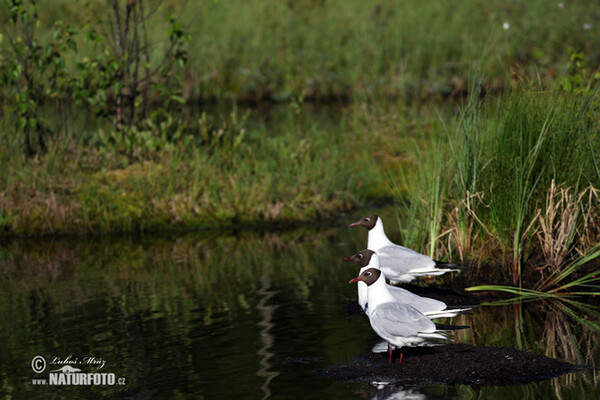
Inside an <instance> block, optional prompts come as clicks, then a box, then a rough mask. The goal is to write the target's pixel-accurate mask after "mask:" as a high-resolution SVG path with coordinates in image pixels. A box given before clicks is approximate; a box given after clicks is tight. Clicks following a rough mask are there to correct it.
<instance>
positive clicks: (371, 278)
mask: <svg viewBox="0 0 600 400" xmlns="http://www.w3.org/2000/svg"><path fill="white" fill-rule="evenodd" d="M380 276H381V271H380V270H378V269H377V268H369V269H366V270H364V271H363V273H362V274H360V275H359V276H357V277H356V278H354V279H351V280H350V282H348V283H356V282H358V281H363V282H364V283H366V284H367V286H371V285H372V284H373V283H375V281H377V279H379V277H380Z"/></svg>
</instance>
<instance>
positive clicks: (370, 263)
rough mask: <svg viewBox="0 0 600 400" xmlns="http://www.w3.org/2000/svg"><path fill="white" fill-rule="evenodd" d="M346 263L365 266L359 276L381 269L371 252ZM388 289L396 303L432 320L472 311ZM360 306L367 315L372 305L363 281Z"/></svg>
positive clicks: (360, 286) (403, 291) (345, 259)
mask: <svg viewBox="0 0 600 400" xmlns="http://www.w3.org/2000/svg"><path fill="white" fill-rule="evenodd" d="M344 261H355V262H358V263H359V264H360V265H364V266H363V267H362V268H361V269H360V272H359V275H360V274H362V273H363V272H364V271H366V270H367V269H369V268H375V269H380V265H379V256H378V255H377V253H375V252H373V251H371V250H361V251H359V252H358V253H356V254H355V255H353V256H352V257H347V258H344ZM384 274H385V273H384ZM386 287H387V289H388V291H389V292H390V293H391V294H392V296H393V297H394V300H395V301H397V302H398V303H401V304H408V305H411V306H412V307H414V308H415V309H416V310H417V311H419V312H420V313H422V314H423V315H425V316H427V317H429V318H431V319H435V318H446V317H455V316H457V315H458V314H460V313H461V312H463V311H467V310H470V309H471V308H470V307H466V308H456V309H448V306H447V305H446V303H444V302H442V301H439V300H435V299H431V298H428V297H421V296H419V295H416V294H414V293H412V292H409V291H408V290H406V289H402V288H400V287H397V286H392V285H388V284H386ZM358 304H360V307H361V308H362V309H363V310H364V311H365V313H367V312H368V307H369V306H370V304H369V302H368V297H367V284H366V283H365V282H363V281H358Z"/></svg>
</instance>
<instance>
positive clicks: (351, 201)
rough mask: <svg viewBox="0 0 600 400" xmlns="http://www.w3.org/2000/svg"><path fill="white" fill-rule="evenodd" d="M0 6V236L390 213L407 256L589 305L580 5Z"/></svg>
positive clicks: (593, 104)
mask: <svg viewBox="0 0 600 400" xmlns="http://www.w3.org/2000/svg"><path fill="white" fill-rule="evenodd" d="M1 4H2V10H3V12H2V14H1V15H2V17H1V18H2V21H1V23H2V32H1V33H0V34H1V35H2V36H0V38H1V41H0V61H1V63H0V80H1V81H2V88H1V89H0V101H1V106H2V114H3V118H2V121H1V124H2V126H1V133H0V135H1V136H0V139H1V140H2V143H3V145H2V146H1V147H0V162H1V167H0V181H1V182H2V188H1V189H0V235H1V236H2V237H4V238H7V237H13V236H38V235H56V234H94V235H96V234H113V233H115V232H149V231H162V230H190V229H203V228H208V227H240V226H245V227H256V226H261V227H265V226H273V225H279V226H282V225H290V224H297V223H305V222H313V221H317V220H321V221H322V220H333V219H334V218H339V213H340V212H342V211H347V210H350V209H353V208H357V207H360V206H365V205H369V204H382V203H393V204H395V207H396V210H397V214H396V217H397V218H396V219H397V224H398V226H399V227H400V232H399V234H400V237H401V241H402V243H403V244H404V245H406V246H408V247H411V248H414V249H416V250H419V251H422V252H425V253H427V254H429V255H431V256H434V257H436V258H440V259H452V260H458V261H460V262H461V263H464V264H466V265H468V266H470V267H472V269H473V271H476V272H481V273H482V274H481V276H483V271H486V272H485V273H486V274H487V273H488V272H489V271H494V273H493V274H492V276H493V280H494V282H495V283H499V284H509V285H511V286H512V287H516V288H517V289H518V288H521V287H523V286H525V287H528V288H530V289H531V290H533V291H535V292H530V293H528V294H530V295H531V294H536V293H538V292H545V293H559V292H560V293H562V294H573V295H575V294H577V293H580V292H583V291H587V292H592V293H595V291H596V289H595V287H589V286H588V285H593V284H594V283H595V279H596V277H595V272H594V271H595V269H596V268H595V264H594V261H595V259H596V258H597V256H598V254H599V253H598V251H599V249H598V247H597V243H598V242H599V241H600V228H599V226H600V221H599V219H600V215H599V212H598V210H599V209H600V207H599V196H600V193H599V190H600V189H599V188H600V167H599V165H600V162H599V160H598V157H599V154H600V137H599V136H600V135H599V134H598V128H599V126H598V121H600V118H599V117H600V115H599V113H600V110H599V106H600V105H599V102H598V96H597V80H598V77H599V75H598V67H597V62H598V57H599V54H600V53H598V51H599V50H598V49H600V43H598V40H599V39H598V38H600V35H598V34H596V33H597V31H598V29H600V27H598V26H597V25H596V24H595V21H597V18H596V17H597V16H598V15H599V14H600V6H599V5H598V4H596V3H589V2H580V1H572V2H568V3H564V4H563V3H557V4H553V5H552V6H550V5H548V3H547V2H545V1H530V2H527V4H516V3H515V4H505V2H499V1H497V2H496V1H488V2H480V1H475V0H473V1H463V2H460V3H459V4H445V3H436V4H425V3H423V2H418V1H408V2H403V4H398V3H395V2H390V1H382V2H379V3H377V4H372V3H369V2H363V1H358V0H357V1H343V2H342V1H333V0H331V1H310V2H305V3H301V4H300V3H296V2H288V1H275V0H269V1H256V2H254V1H245V2H238V3H235V4H228V3H226V2H183V1H162V2H161V1H158V2H146V1H137V2H130V1H116V0H115V1H112V2H109V3H105V2H100V1H90V2H86V3H85V4H84V5H83V6H82V5H80V4H78V5H74V4H72V3H70V2H60V3H59V6H56V4H55V2H50V1H41V0H38V1H27V0H22V1H21V0H20V1H12V0H11V1H3V2H2V3H1ZM107 4H108V7H107ZM466 21H468V23H466ZM582 268H583V269H582ZM474 281H477V280H474ZM491 281H492V280H491V279H489V278H487V279H486V280H485V282H486V283H487V282H491ZM523 282H526V284H525V285H523ZM487 288H488V289H489V287H487ZM481 289H485V287H484V288H481ZM496 289H498V287H496ZM505 289H506V290H512V291H514V289H510V288H505ZM518 293H519V294H520V295H526V294H527V293H524V291H523V290H519V291H518Z"/></svg>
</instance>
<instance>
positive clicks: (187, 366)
mask: <svg viewBox="0 0 600 400" xmlns="http://www.w3.org/2000/svg"><path fill="white" fill-rule="evenodd" d="M359 216H360V215H352V216H343V217H342V219H343V220H344V221H342V222H351V221H353V220H354V219H357V217H359ZM346 220H347V221H346ZM390 225H392V224H390ZM390 228H392V227H391V226H390ZM390 233H391V235H390V236H392V237H394V231H393V229H390ZM365 244H366V231H358V230H354V229H348V228H347V225H344V224H343V223H340V224H339V225H338V226H331V225H330V226H321V227H305V228H301V229H293V230H285V231H276V232H272V231H271V232H259V231H250V232H247V231H244V232H202V233H188V234H181V235H169V236H143V237H135V238H134V237H118V238H104V239H90V238H83V239H82V238H77V239H70V240H69V239H61V240H52V239H39V240H37V239H36V240H14V241H11V242H9V243H6V244H4V245H3V246H2V247H0V343H1V344H0V346H2V351H1V352H0V395H2V396H3V397H5V398H17V399H18V398H24V399H53V398H57V399H58V398H136V399H145V398H159V399H161V398H165V399H169V398H173V399H188V398H189V399H201V398H204V399H268V398H271V399H332V400H333V399H368V398H377V399H383V398H394V399H398V398H410V399H445V398H451V399H475V398H477V399H511V400H515V399H542V398H549V399H598V398H600V389H599V388H598V386H599V385H598V378H599V377H600V375H599V374H598V372H596V371H595V370H593V369H589V370H587V371H584V372H579V373H573V374H568V375H565V376H562V377H558V378H554V379H550V380H546V381H541V382H533V383H529V384H524V385H512V386H501V387H492V386H484V387H470V386H464V385H458V386H444V385H437V386H430V387H386V388H384V389H380V390H379V391H377V388H375V387H373V386H372V385H371V383H370V382H353V383H344V382H338V381H333V380H330V379H328V378H326V377H323V376H320V375H318V374H316V373H315V372H314V371H315V370H316V369H319V368H323V367H326V366H330V365H332V364H335V363H340V362H344V361H347V360H351V359H352V357H353V356H356V355H358V354H361V353H363V352H365V351H368V350H369V349H370V348H371V346H372V345H373V344H374V343H376V342H378V341H379V340H378V337H377V336H376V335H375V334H374V333H373V332H372V331H371V328H370V326H369V324H368V321H367V319H366V318H365V317H363V316H359V315H349V314H348V312H347V311H346V310H345V308H344V304H345V303H346V299H348V298H355V296H356V292H355V291H356V287H355V286H354V285H349V284H348V280H349V279H350V278H352V277H353V276H354V275H355V274H356V272H357V268H356V267H354V266H353V265H352V266H351V265H348V263H344V262H342V261H341V258H342V257H345V256H349V255H352V254H353V253H354V252H355V251H357V250H360V249H361V248H363V247H364V245H365ZM452 322H454V323H460V324H466V325H472V327H473V328H472V329H470V330H466V331H461V332H457V333H455V334H454V336H453V338H454V340H456V341H457V342H464V343H471V344H475V345H489V346H511V347H518V348H523V349H530V350H533V351H535V352H538V353H540V354H545V355H547V356H551V357H558V358H561V359H564V360H567V361H570V362H574V363H578V364H586V365H591V366H595V365H597V362H598V360H599V357H600V349H599V345H600V340H599V338H598V336H597V333H595V332H593V331H592V330H590V329H588V328H587V327H586V326H584V325H583V324H581V323H579V322H578V320H577V319H576V318H575V319H573V318H572V317H568V316H567V315H564V314H561V312H560V311H559V310H557V309H556V308H553V307H550V306H548V305H544V304H540V303H530V304H527V305H524V306H523V307H520V308H519V307H514V306H482V307H479V308H478V309H476V310H475V311H474V312H473V313H472V314H471V315H466V316H460V317H459V318H455V319H454V320H453V321H452ZM36 356H41V358H43V361H44V362H45V368H44V370H43V371H42V372H40V373H36V372H35V371H34V369H36V370H40V369H41V367H42V366H43V365H42V364H41V363H42V361H41V359H38V360H37V363H36V362H32V361H33V360H34V358H35V357H36ZM64 366H71V367H73V368H78V369H80V370H81V371H82V372H98V373H107V374H114V375H113V377H114V378H115V384H114V385H99V386H76V385H70V386H68V385H64V386H40V385H34V384H33V380H34V379H39V378H42V379H44V378H45V379H47V378H48V377H49V371H52V370H57V369H60V368H63V367H64ZM386 396H387V397H386Z"/></svg>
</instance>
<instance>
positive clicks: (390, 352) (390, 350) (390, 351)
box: [388, 343, 392, 365]
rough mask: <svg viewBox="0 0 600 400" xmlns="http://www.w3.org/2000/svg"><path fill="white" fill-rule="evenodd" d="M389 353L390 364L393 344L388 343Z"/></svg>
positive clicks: (390, 363)
mask: <svg viewBox="0 0 600 400" xmlns="http://www.w3.org/2000/svg"><path fill="white" fill-rule="evenodd" d="M388 353H389V354H390V356H389V358H388V365H392V345H391V344H389V343H388Z"/></svg>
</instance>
